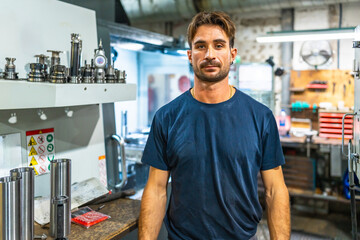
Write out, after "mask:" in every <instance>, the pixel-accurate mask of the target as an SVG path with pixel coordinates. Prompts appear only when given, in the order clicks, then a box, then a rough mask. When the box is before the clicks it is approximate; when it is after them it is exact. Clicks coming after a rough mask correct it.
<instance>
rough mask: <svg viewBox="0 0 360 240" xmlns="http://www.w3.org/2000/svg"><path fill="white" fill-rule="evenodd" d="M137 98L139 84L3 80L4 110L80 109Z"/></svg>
mask: <svg viewBox="0 0 360 240" xmlns="http://www.w3.org/2000/svg"><path fill="white" fill-rule="evenodd" d="M135 99H136V84H122V83H112V84H109V83H105V84H70V83H68V84H53V83H37V82H27V81H14V80H0V110H7V109H28V108H50V107H66V106H79V105H89V104H99V103H109V102H118V101H128V100H135Z"/></svg>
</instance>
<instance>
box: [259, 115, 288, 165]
mask: <svg viewBox="0 0 360 240" xmlns="http://www.w3.org/2000/svg"><path fill="white" fill-rule="evenodd" d="M267 120H268V124H267V127H265V130H264V134H263V136H262V149H263V152H262V164H261V170H269V169H272V168H275V167H277V166H280V165H283V164H285V159H284V154H283V151H282V147H281V143H280V138H279V131H278V129H277V124H276V121H275V118H274V116H273V115H272V113H270V114H268V115H267Z"/></svg>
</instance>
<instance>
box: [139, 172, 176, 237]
mask: <svg viewBox="0 0 360 240" xmlns="http://www.w3.org/2000/svg"><path fill="white" fill-rule="evenodd" d="M169 175H170V172H169V171H163V170H160V169H157V168H153V167H150V172H149V179H148V182H147V184H146V187H145V189H144V193H143V196H142V199H141V210H140V219H139V238H138V239H139V240H145V239H157V237H158V235H159V232H160V228H161V224H162V221H163V218H164V216H165V210H166V199H167V196H166V190H167V183H168V180H169Z"/></svg>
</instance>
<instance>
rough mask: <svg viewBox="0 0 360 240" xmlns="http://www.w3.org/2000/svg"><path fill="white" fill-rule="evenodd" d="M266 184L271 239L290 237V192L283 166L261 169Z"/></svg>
mask: <svg viewBox="0 0 360 240" xmlns="http://www.w3.org/2000/svg"><path fill="white" fill-rule="evenodd" d="M261 177H262V180H263V183H264V186H265V196H266V206H267V221H268V226H269V231H270V238H271V239H277V240H282V239H286V240H288V239H290V232H291V225H290V204H289V192H288V190H287V187H286V185H285V182H284V176H283V173H282V169H281V166H279V167H276V168H273V169H269V170H266V171H261Z"/></svg>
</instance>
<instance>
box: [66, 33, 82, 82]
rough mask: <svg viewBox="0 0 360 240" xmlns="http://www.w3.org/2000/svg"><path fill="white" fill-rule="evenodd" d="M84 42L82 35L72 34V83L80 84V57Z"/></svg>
mask: <svg viewBox="0 0 360 240" xmlns="http://www.w3.org/2000/svg"><path fill="white" fill-rule="evenodd" d="M81 45H82V41H81V40H80V35H79V34H76V33H72V34H71V55H70V74H69V75H70V76H69V77H70V78H69V79H70V82H71V83H79V82H80V78H79V75H80V74H79V69H80V55H81V48H82V46H81Z"/></svg>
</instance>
